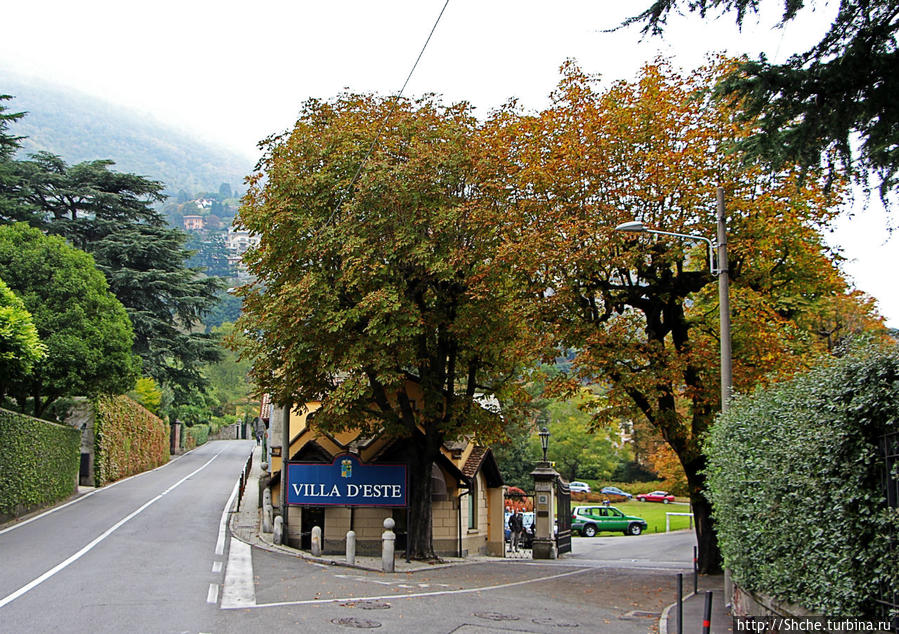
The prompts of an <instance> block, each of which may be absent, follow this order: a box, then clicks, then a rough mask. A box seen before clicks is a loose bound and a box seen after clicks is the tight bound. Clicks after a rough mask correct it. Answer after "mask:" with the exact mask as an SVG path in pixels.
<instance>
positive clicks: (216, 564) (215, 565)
mask: <svg viewBox="0 0 899 634" xmlns="http://www.w3.org/2000/svg"><path fill="white" fill-rule="evenodd" d="M221 571H222V562H220V561H214V562H212V572H221Z"/></svg>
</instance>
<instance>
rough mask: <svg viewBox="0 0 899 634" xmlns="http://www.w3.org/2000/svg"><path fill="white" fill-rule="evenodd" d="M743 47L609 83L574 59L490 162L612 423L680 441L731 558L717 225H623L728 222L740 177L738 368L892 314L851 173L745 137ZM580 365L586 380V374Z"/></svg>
mask: <svg viewBox="0 0 899 634" xmlns="http://www.w3.org/2000/svg"><path fill="white" fill-rule="evenodd" d="M724 67H726V64H723V65H722V66H718V67H709V68H706V69H702V70H699V71H696V72H693V73H691V74H687V75H682V74H679V73H677V72H675V71H674V70H672V69H671V68H670V67H669V66H668V65H666V64H665V63H661V62H659V63H655V64H652V65H648V66H646V67H645V68H644V69H643V71H642V72H641V74H640V76H639V78H638V79H637V80H636V81H634V82H619V83H616V84H614V85H612V86H611V87H609V88H608V89H605V90H599V89H598V88H597V80H596V78H594V77H591V76H588V75H586V74H584V73H583V72H581V71H580V69H578V68H577V66H576V65H575V64H574V63H571V62H569V63H566V64H565V66H564V67H563V77H562V80H561V82H560V84H559V86H558V88H557V90H556V91H555V93H554V94H553V103H552V105H551V106H550V107H549V108H547V109H546V110H544V111H542V112H540V113H538V114H535V115H531V116H524V115H522V114H521V113H519V112H517V111H516V109H515V107H514V105H512V106H510V107H508V108H506V109H505V110H503V111H502V112H499V113H498V114H497V115H496V116H495V117H494V118H493V120H492V121H491V125H492V128H491V131H492V138H491V139H490V141H489V146H490V147H491V149H492V152H493V155H492V161H491V163H490V164H489V166H488V169H489V171H488V172H487V176H486V177H487V178H489V179H490V180H491V182H492V183H493V187H492V189H491V191H492V192H493V193H494V195H495V196H497V198H498V199H500V200H502V201H503V204H500V205H497V208H498V209H500V210H501V213H502V215H501V216H500V215H498V216H497V223H498V224H500V225H501V226H502V227H503V228H504V230H505V233H506V236H507V242H506V245H505V249H504V251H503V253H502V257H503V258H505V259H507V260H508V261H510V262H512V263H514V266H515V268H516V270H517V271H518V272H519V273H520V274H521V275H522V278H523V279H524V281H525V282H526V284H527V285H528V287H529V288H530V289H531V292H532V294H533V296H534V297H535V299H536V301H537V302H538V303H539V305H540V307H541V309H542V313H543V318H544V320H545V324H546V325H547V328H548V329H549V330H551V331H552V332H553V333H554V335H555V336H556V340H557V342H558V344H559V346H560V347H562V348H565V349H572V350H576V351H578V356H577V358H576V360H575V364H574V368H575V376H574V377H573V378H575V379H578V381H593V382H597V381H601V382H604V383H606V384H608V386H609V388H610V390H609V393H608V402H607V406H605V407H603V408H602V409H600V410H597V411H596V412H595V419H594V420H595V423H596V424H597V425H599V424H603V423H612V422H616V421H618V420H622V419H624V420H628V419H644V420H646V421H648V422H649V423H650V424H652V426H653V427H655V428H656V429H657V430H658V431H659V432H660V433H661V435H662V437H663V438H664V439H665V441H666V442H667V443H668V445H669V446H670V447H671V449H672V450H673V451H674V453H675V454H676V455H677V458H678V459H679V461H680V463H681V465H682V466H683V469H684V472H685V474H686V477H687V481H688V484H689V491H690V496H691V500H692V503H693V507H694V512H695V513H696V516H697V536H698V538H699V543H700V566H701V569H702V570H703V571H706V572H710V571H713V570H715V569H716V568H717V567H718V565H719V562H720V556H719V553H718V548H717V543H716V540H715V535H714V528H713V525H712V522H711V518H710V507H709V504H708V501H707V500H706V499H705V497H704V496H703V493H702V491H703V488H704V486H703V475H702V471H703V468H704V465H705V456H704V455H703V453H702V450H701V446H700V439H701V437H702V435H703V433H704V432H705V431H706V430H707V429H708V427H709V425H710V424H711V422H712V420H713V419H714V417H715V415H716V413H717V412H718V410H719V407H720V403H719V400H720V397H719V380H720V379H719V376H718V367H719V361H718V354H719V339H718V305H717V303H718V296H717V285H716V284H715V281H716V278H715V277H713V276H712V274H711V273H710V272H709V262H708V257H709V254H708V250H707V248H706V247H705V246H704V243H701V242H699V243H698V244H693V243H691V242H689V241H681V240H674V239H671V238H668V237H660V236H647V235H645V234H644V235H642V236H639V237H634V236H633V234H630V235H628V234H623V233H620V232H616V231H615V227H616V226H617V225H619V224H621V223H623V222H627V221H630V220H633V219H638V220H641V221H642V222H643V223H644V224H645V225H646V226H648V227H651V228H655V229H661V230H664V231H669V232H676V233H681V234H699V235H702V236H706V237H709V238H713V237H714V236H715V234H716V198H715V190H716V187H718V186H721V187H723V188H724V189H725V191H726V199H727V213H728V233H729V243H728V248H729V255H730V275H731V278H732V300H731V307H732V318H733V329H732V339H733V353H734V386H735V389H736V390H738V391H740V390H745V389H748V388H750V387H753V386H755V385H757V384H759V383H765V382H767V381H770V380H772V379H774V378H777V377H785V376H790V375H792V374H793V373H795V372H796V371H797V370H799V369H802V368H804V367H807V366H808V365H809V364H810V363H811V362H812V360H813V359H814V357H815V355H816V354H818V353H819V352H822V351H826V350H827V349H828V347H829V346H832V345H833V343H834V338H835V337H842V336H845V335H847V334H851V332H852V331H858V330H865V329H869V328H877V327H879V326H880V322H879V319H878V318H877V317H876V315H875V314H874V312H873V310H872V306H871V304H870V302H868V301H866V300H865V298H863V297H860V296H859V295H858V294H856V293H853V292H852V291H851V290H850V288H849V286H848V284H847V282H846V280H845V279H844V277H843V276H842V274H841V272H840V269H839V266H838V264H839V258H838V256H837V254H835V253H833V252H832V251H831V250H830V249H828V248H827V247H826V245H825V243H824V241H823V239H822V230H823V229H824V227H825V226H826V224H827V223H828V222H829V221H831V220H832V219H833V218H834V216H835V215H836V213H837V209H838V205H839V203H840V201H841V194H842V191H843V190H842V189H841V186H840V185H841V184H840V183H836V184H835V186H834V187H833V188H828V187H826V186H825V185H826V183H825V182H824V181H823V179H820V178H816V177H815V175H814V174H808V175H806V177H805V179H804V180H802V181H801V183H802V184H801V185H797V184H796V183H797V178H796V176H797V173H796V172H795V171H792V170H789V169H785V170H782V171H780V172H777V173H772V172H769V171H767V170H765V169H763V168H761V167H759V166H756V165H753V164H749V163H745V162H743V160H742V157H741V156H740V155H739V154H737V153H735V152H733V151H731V150H732V148H733V147H734V146H735V144H736V142H738V141H739V140H740V139H743V138H745V137H746V136H747V135H749V134H750V133H751V132H752V126H751V124H747V123H745V122H742V121H741V120H739V119H738V118H737V116H736V110H734V109H733V108H732V107H731V106H729V105H727V104H724V103H721V102H717V101H715V100H714V99H713V98H712V96H711V89H712V88H713V86H714V85H715V82H716V80H717V78H718V77H719V76H720V73H721V72H723V68H724ZM576 386H577V382H574V381H573V382H572V389H574V388H576Z"/></svg>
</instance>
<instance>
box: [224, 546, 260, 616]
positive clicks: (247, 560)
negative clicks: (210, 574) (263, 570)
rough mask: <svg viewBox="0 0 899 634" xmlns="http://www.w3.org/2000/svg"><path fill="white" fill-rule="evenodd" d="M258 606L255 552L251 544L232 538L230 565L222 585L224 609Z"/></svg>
mask: <svg viewBox="0 0 899 634" xmlns="http://www.w3.org/2000/svg"><path fill="white" fill-rule="evenodd" d="M254 607H256V585H255V582H254V581H253V553H252V549H251V548H250V545H249V544H245V543H244V542H242V541H240V540H237V539H231V540H230V546H229V547H228V567H227V568H226V569H225V584H224V586H223V587H222V609H230V608H254Z"/></svg>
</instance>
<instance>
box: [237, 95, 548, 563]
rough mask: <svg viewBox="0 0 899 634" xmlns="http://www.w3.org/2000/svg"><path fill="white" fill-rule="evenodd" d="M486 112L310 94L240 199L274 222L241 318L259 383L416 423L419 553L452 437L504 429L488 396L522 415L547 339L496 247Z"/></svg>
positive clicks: (384, 427)
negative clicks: (436, 472) (483, 177)
mask: <svg viewBox="0 0 899 634" xmlns="http://www.w3.org/2000/svg"><path fill="white" fill-rule="evenodd" d="M382 125H383V128H382ZM480 127H481V124H480V123H479V122H478V121H477V120H476V119H475V118H474V116H473V114H472V112H471V108H470V106H468V105H467V104H457V105H452V106H443V105H441V104H439V103H437V102H436V100H435V99H433V98H424V99H422V100H419V101H416V102H409V101H405V100H399V101H398V102H395V101H394V100H392V99H383V98H377V97H373V96H370V95H341V96H340V97H338V98H336V99H334V100H333V101H330V102H327V103H326V102H321V101H316V100H312V101H309V102H307V103H306V104H305V106H304V108H303V110H302V112H301V113H300V117H299V120H298V121H297V123H296V125H295V126H294V128H293V129H292V130H291V131H290V132H289V133H287V134H284V135H282V136H278V137H274V138H272V139H270V140H268V141H267V142H266V143H265V144H264V150H265V155H264V157H263V159H262V161H261V163H260V166H261V171H260V173H258V174H256V175H255V176H254V177H253V178H251V181H250V190H249V192H248V194H247V196H246V198H245V202H244V206H243V207H242V208H241V210H240V216H239V222H240V223H241V225H242V226H243V227H245V228H247V229H249V230H250V231H252V232H254V233H256V234H258V235H259V237H260V245H259V248H258V249H255V250H253V251H251V252H250V255H249V257H248V262H247V264H248V268H249V269H250V271H251V272H252V273H253V274H254V275H255V276H256V278H257V280H258V281H257V282H256V283H254V284H253V285H251V286H249V287H247V288H244V289H242V290H241V292H240V294H241V296H242V297H243V298H244V305H243V310H244V312H243V316H242V317H241V319H240V320H239V321H238V324H237V326H238V331H239V332H246V333H253V336H247V337H244V338H243V340H242V341H243V345H244V346H245V349H246V350H247V352H248V354H249V356H251V357H252V358H253V359H254V366H253V371H252V376H253V378H254V379H255V382H256V384H257V385H259V386H260V387H261V388H262V389H263V390H266V391H268V392H270V393H271V394H272V398H273V400H274V401H275V402H277V403H299V404H302V403H305V402H309V401H313V400H321V402H322V406H321V409H320V410H318V411H317V412H316V416H315V424H316V425H318V426H319V427H320V428H323V429H326V430H330V431H335V430H339V429H347V428H352V429H360V430H363V431H368V432H371V433H385V434H387V435H388V436H393V437H395V438H398V439H402V441H401V442H400V443H398V444H397V447H401V448H397V449H396V451H398V452H401V453H402V455H401V456H397V458H398V459H401V460H403V461H405V462H406V463H407V464H408V465H409V481H410V493H409V497H410V514H411V521H410V528H409V549H410V551H411V554H412V556H414V557H416V558H428V557H431V556H433V554H434V551H433V542H432V532H431V530H430V526H431V521H430V512H431V491H430V487H431V477H430V474H431V465H432V463H433V461H434V460H435V459H437V458H438V457H439V455H440V447H441V445H442V443H443V442H444V441H449V440H454V439H458V438H461V437H464V436H466V435H467V436H474V437H476V438H478V439H479V440H481V441H482V442H488V441H491V440H495V439H496V438H498V437H501V436H502V426H501V425H499V424H498V423H499V422H500V420H499V418H498V417H497V416H496V413H495V412H490V411H488V410H487V409H486V408H483V407H481V405H480V403H479V402H478V397H479V395H481V394H488V395H492V396H496V397H497V398H499V399H502V400H503V402H504V404H505V405H506V409H505V410H504V417H505V419H506V420H509V419H511V418H514V414H515V413H514V411H513V410H512V408H511V404H512V402H513V400H514V397H515V393H519V394H523V392H522V390H521V389H520V386H519V384H518V383H517V382H516V381H515V380H514V378H515V377H516V374H517V370H518V368H519V367H520V366H521V365H522V364H523V363H524V362H525V361H527V360H528V359H529V356H530V355H531V354H532V351H533V346H529V345H524V344H523V343H522V342H523V340H524V339H525V338H526V334H527V331H528V329H529V326H530V322H529V321H528V320H527V319H522V318H521V314H522V312H523V310H524V308H525V307H523V306H521V305H520V298H521V295H522V293H521V291H520V290H519V289H518V288H516V287H515V286H514V285H513V284H512V283H511V279H510V277H509V275H508V269H507V267H506V266H505V265H504V263H503V262H501V261H498V260H497V259H496V257H495V254H496V253H497V251H498V250H499V247H500V244H501V235H500V233H499V232H498V231H497V230H496V229H495V228H493V227H491V225H490V221H491V220H492V219H493V217H492V215H490V214H488V211H489V209H488V205H489V204H491V201H490V199H489V198H487V197H485V195H484V192H483V191H482V189H481V183H480V182H479V178H478V171H477V166H478V165H479V163H480V161H481V160H482V157H481V146H480V144H479V142H478V135H479V131H480ZM376 139H377V140H378V141H377V144H376V147H374V150H373V151H372V153H371V155H370V158H369V159H368V161H367V162H366V163H365V165H364V169H362V162H363V159H364V157H365V156H366V155H367V153H368V152H369V149H370V148H372V147H373V146H372V143H373V142H374V141H375V140H376ZM360 170H361V171H360ZM357 173H358V178H355V175H356V174H357ZM410 384H414V385H415V389H416V390H417V391H420V394H421V396H420V397H419V398H416V397H415V396H414V395H412V392H410V391H407V385H410ZM413 399H414V400H413Z"/></svg>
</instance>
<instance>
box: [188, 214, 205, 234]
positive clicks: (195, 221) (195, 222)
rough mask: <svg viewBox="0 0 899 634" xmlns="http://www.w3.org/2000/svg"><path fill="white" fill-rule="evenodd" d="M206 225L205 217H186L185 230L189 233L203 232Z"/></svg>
mask: <svg viewBox="0 0 899 634" xmlns="http://www.w3.org/2000/svg"><path fill="white" fill-rule="evenodd" d="M204 226H205V223H204V222H203V216H184V229H185V230H187V231H202V230H203V227H204Z"/></svg>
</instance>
